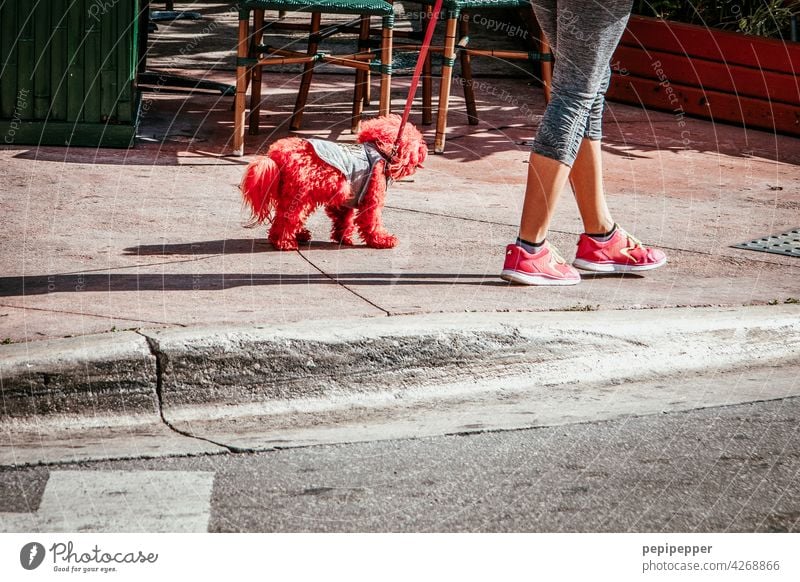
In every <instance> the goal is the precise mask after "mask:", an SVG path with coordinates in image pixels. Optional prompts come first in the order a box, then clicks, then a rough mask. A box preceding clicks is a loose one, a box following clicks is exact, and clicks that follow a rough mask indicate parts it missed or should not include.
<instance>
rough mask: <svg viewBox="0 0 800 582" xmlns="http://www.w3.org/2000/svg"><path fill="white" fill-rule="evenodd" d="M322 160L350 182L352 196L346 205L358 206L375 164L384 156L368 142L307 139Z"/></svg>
mask: <svg viewBox="0 0 800 582" xmlns="http://www.w3.org/2000/svg"><path fill="white" fill-rule="evenodd" d="M306 141H307V142H308V143H310V144H311V146H312V147H313V148H314V151H315V152H316V154H317V155H318V156H319V157H320V159H322V161H323V162H325V163H326V164H329V165H331V166H333V167H334V168H336V169H337V170H339V171H340V172H341V173H342V174H344V175H345V177H346V178H347V179H348V181H349V182H350V192H351V194H352V198H351V199H350V200H349V201H348V202H347V206H350V207H352V208H358V207H359V206H360V205H361V202H362V200H363V199H364V194H366V193H367V185H368V184H369V179H370V177H371V176H372V172H373V171H374V170H375V164H377V163H378V162H379V161H381V160H383V159H384V157H383V156H382V155H381V153H380V152H379V151H378V150H377V149H376V148H375V147H374V146H373V145H372V144H368V143H354V144H341V143H336V142H332V141H325V140H324V139H307V140H306Z"/></svg>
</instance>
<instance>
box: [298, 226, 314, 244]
mask: <svg viewBox="0 0 800 582" xmlns="http://www.w3.org/2000/svg"><path fill="white" fill-rule="evenodd" d="M294 237H295V238H296V239H297V242H299V243H307V242H308V241H310V240H311V231H310V230H308V229H307V228H301V229H300V230H298V231H297V233H296V234H295V235H294Z"/></svg>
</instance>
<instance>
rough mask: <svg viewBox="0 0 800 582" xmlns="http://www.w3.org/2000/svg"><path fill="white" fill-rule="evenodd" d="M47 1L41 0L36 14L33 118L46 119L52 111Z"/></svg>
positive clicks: (50, 48) (34, 12) (50, 50)
mask: <svg viewBox="0 0 800 582" xmlns="http://www.w3.org/2000/svg"><path fill="white" fill-rule="evenodd" d="M47 8H48V6H47V3H46V2H39V3H38V4H37V6H36V9H35V10H34V11H33V15H34V24H33V26H34V34H33V38H34V53H35V55H36V56H35V62H34V64H33V119H44V118H46V117H47V115H48V112H49V111H50V99H51V97H52V95H51V92H50V70H51V67H50V55H51V54H52V47H51V45H50V40H51V34H50V18H49V15H48V13H47V12H48V10H47Z"/></svg>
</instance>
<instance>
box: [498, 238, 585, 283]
mask: <svg viewBox="0 0 800 582" xmlns="http://www.w3.org/2000/svg"><path fill="white" fill-rule="evenodd" d="M500 277H501V278H502V279H504V280H505V281H510V282H511V283H521V284H522V285H576V284H578V283H580V281H581V276H580V275H579V274H578V271H576V270H575V269H573V268H572V267H570V266H569V265H568V264H567V262H566V261H565V260H564V259H562V258H561V256H559V254H558V253H557V252H556V250H555V249H554V248H553V247H551V246H550V243H545V245H544V246H543V247H542V249H541V250H540V251H539V252H538V253H534V254H531V253H529V252H527V251H526V250H525V249H523V248H521V247H518V246H517V245H508V246H507V247H506V262H505V264H504V265H503V272H502V273H501V274H500Z"/></svg>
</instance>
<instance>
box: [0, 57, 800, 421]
mask: <svg viewBox="0 0 800 582" xmlns="http://www.w3.org/2000/svg"><path fill="white" fill-rule="evenodd" d="M182 72H184V73H185V72H186V71H182ZM212 76H213V77H214V78H215V79H217V80H221V81H227V82H231V81H232V79H233V77H232V73H231V72H230V71H217V72H215V73H213V75H212ZM270 79H271V88H270V90H269V96H270V97H269V101H268V102H267V103H266V105H265V108H264V110H265V113H264V115H265V117H264V122H263V124H262V134H261V135H260V136H257V137H252V136H248V137H247V141H246V153H247V154H248V156H246V157H245V158H232V157H227V154H228V153H229V151H230V137H231V135H230V134H231V131H232V112H231V111H230V107H231V99H230V98H219V97H217V96H213V95H194V96H192V97H190V98H188V99H187V98H185V97H184V96H180V95H169V94H164V93H159V94H148V95H145V102H144V103H145V106H146V109H145V113H144V116H143V119H142V126H141V129H140V133H141V136H142V140H141V141H140V143H139V144H138V145H137V147H136V148H134V149H132V150H129V151H117V150H93V149H87V148H84V149H82V148H52V147H43V148H36V147H29V146H9V147H3V148H1V149H0V167H2V168H3V189H2V194H0V201H1V203H2V207H3V214H4V228H3V229H2V231H0V244H2V248H3V251H2V253H0V269H2V277H0V341H2V342H3V343H6V344H12V345H8V346H0V361H1V360H4V359H5V360H6V361H7V362H8V361H10V360H9V358H10V354H14V358H18V357H19V354H20V353H24V352H25V350H26V349H28V348H30V349H31V350H34V349H35V346H36V342H41V341H42V340H60V339H63V338H76V337H83V336H86V340H85V342H86V345H87V346H97V347H96V348H91V349H96V350H97V352H98V353H100V352H103V351H104V350H105V351H106V352H108V351H112V352H113V346H115V345H123V344H126V342H130V341H134V342H135V343H137V346H139V347H137V348H136V349H142V350H143V355H144V356H148V357H149V354H148V352H147V350H146V346H145V345H144V344H142V345H139V344H140V343H141V342H142V337H141V335H139V334H137V333H135V332H137V331H139V330H146V334H147V335H148V337H150V336H152V334H154V333H155V334H158V333H167V334H168V333H170V332H171V330H172V331H174V330H179V329H182V328H189V330H188V331H187V333H190V334H191V333H194V332H193V331H192V330H195V329H204V328H208V327H213V328H216V329H217V330H219V329H224V328H226V326H237V327H241V326H258V327H261V328H264V329H267V330H269V329H273V328H275V326H278V325H287V324H302V325H303V326H304V327H305V328H309V329H313V328H314V326H315V324H314V322H332V321H339V322H341V323H340V324H338V325H341V326H342V329H343V330H344V329H362V328H363V329H369V327H370V324H374V323H377V322H385V321H386V318H387V316H392V317H398V316H405V315H419V316H425V315H426V314H439V313H444V314H450V313H452V314H456V313H464V312H468V313H476V314H491V313H495V312H512V313H513V312H550V311H557V312H563V313H562V314H560V315H559V316H558V317H559V318H561V319H562V320H563V321H564V322H565V324H568V323H569V322H571V321H572V318H573V317H574V316H575V313H574V312H579V311H611V310H635V309H659V310H664V309H667V308H685V309H690V308H696V307H709V306H716V307H725V308H740V307H742V306H758V305H768V304H780V305H781V306H783V307H782V309H784V311H782V313H784V314H785V315H787V314H788V315H787V316H791V315H792V313H794V312H793V311H792V309H793V308H794V307H795V306H793V305H791V304H793V303H795V302H796V301H797V300H798V299H800V283H798V281H800V262H798V260H797V259H796V258H791V257H787V256H782V255H776V254H766V253H757V252H752V251H745V250H738V249H734V248H731V245H733V244H736V243H741V242H744V241H748V240H751V239H755V238H759V237H761V236H764V235H769V234H777V233H782V232H786V231H788V230H791V229H792V228H795V227H797V226H798V225H800V171H799V170H798V167H799V166H800V143H799V142H798V140H796V139H793V138H790V137H784V136H774V135H770V134H768V133H764V132H757V131H745V130H742V129H740V128H736V127H731V126H722V125H714V124H711V123H709V122H706V121H700V120H693V119H684V120H683V121H684V122H685V126H682V125H679V123H678V121H679V120H678V119H676V117H675V116H673V115H671V114H667V113H657V112H651V111H645V110H641V109H637V108H634V107H630V106H626V105H620V104H614V103H611V104H609V107H608V109H607V111H606V116H605V123H606V126H605V127H606V137H605V140H604V153H605V159H604V161H605V177H606V187H607V190H608V193H609V203H610V206H611V210H612V213H613V215H614V216H615V217H616V219H617V220H618V221H619V222H620V223H621V224H622V225H623V226H624V227H625V228H626V229H627V230H629V231H630V232H632V233H633V234H635V235H636V236H637V237H638V238H640V239H642V240H643V241H644V242H645V243H647V244H650V245H653V246H657V247H659V248H662V249H664V250H665V251H666V252H667V254H668V256H669V260H670V262H669V264H668V265H667V266H666V267H665V268H663V269H660V270H657V271H653V272H649V273H644V274H642V275H641V276H640V275H628V276H624V277H622V276H603V275H594V276H593V275H586V276H585V277H584V280H583V281H582V283H581V284H580V285H577V286H575V287H561V288H525V287H517V286H509V285H508V284H507V283H505V282H503V281H501V280H500V279H499V277H498V274H499V272H500V270H501V267H502V261H503V251H504V246H505V245H506V244H507V243H508V242H510V241H512V240H513V239H514V237H515V235H516V232H517V226H518V220H519V216H520V210H521V204H522V195H523V187H524V182H525V176H526V171H527V166H526V162H527V158H528V155H529V151H530V147H529V142H530V140H531V139H532V137H533V135H534V134H535V130H536V127H537V126H538V123H539V120H540V116H541V113H542V111H543V108H544V102H543V98H542V94H541V91H540V90H538V89H534V88H531V87H529V86H527V84H526V83H525V81H524V80H521V79H513V78H503V79H496V78H487V79H485V84H482V85H479V86H478V87H477V89H478V94H477V98H478V102H479V114H480V118H481V123H480V125H478V126H469V125H467V123H466V112H465V108H464V102H463V99H462V95H461V93H460V89H459V88H458V87H455V88H454V92H453V93H454V95H453V99H452V101H453V102H452V110H451V116H450V124H449V125H450V132H449V135H448V142H447V152H446V154H445V155H442V156H434V155H431V156H430V158H429V160H428V162H427V163H426V164H425V169H424V170H421V171H420V172H418V173H417V174H416V175H415V176H413V177H412V178H411V179H409V180H405V181H402V182H399V183H395V184H394V185H393V186H392V188H391V190H390V192H389V195H388V198H387V205H386V209H385V211H384V222H385V224H386V226H387V228H388V229H389V230H391V231H392V232H394V233H395V234H397V236H398V238H399V240H400V243H399V245H398V247H397V248H395V249H392V250H372V249H367V248H365V247H355V248H339V247H338V245H335V244H333V243H331V242H329V241H328V236H327V233H328V232H329V224H328V220H327V217H325V216H324V213H322V212H318V213H316V214H315V215H314V216H312V217H311V219H310V221H309V226H310V229H311V231H312V233H313V235H314V238H313V241H312V242H311V243H310V244H309V245H305V246H303V247H302V248H301V249H300V250H299V251H298V252H278V251H275V250H273V249H272V248H271V246H270V245H269V244H268V243H267V242H266V241H265V229H263V228H259V229H256V230H247V229H244V228H243V227H242V224H243V223H244V221H245V219H246V216H245V214H244V213H243V211H242V208H241V202H240V196H239V192H238V190H237V187H236V185H237V184H238V181H239V179H240V177H241V174H242V171H243V168H244V165H245V164H246V163H247V162H248V161H249V160H251V159H252V158H253V154H254V153H255V152H256V151H257V150H259V151H260V150H263V149H264V148H265V147H266V146H267V145H268V143H270V142H271V141H272V140H274V139H277V138H279V137H282V136H284V135H287V131H286V127H285V124H286V123H287V120H288V116H289V112H290V111H291V108H292V105H293V99H294V95H295V91H296V86H297V79H296V78H295V76H294V75H292V74H289V73H280V74H275V75H272V76H270ZM351 83H352V79H351V77H350V76H345V75H319V76H318V77H317V79H316V81H315V84H314V85H313V86H312V95H311V99H310V101H311V102H312V103H311V104H310V105H309V109H308V110H307V112H306V114H305V117H304V121H305V124H306V126H305V129H304V130H303V132H301V133H303V134H307V135H313V136H315V137H322V138H331V139H339V140H343V141H347V140H351V139H352V136H351V135H349V130H348V127H349V120H348V119H349V111H350V104H349V103H350V98H351V92H352V84H351ZM407 87H408V78H407V77H398V78H397V79H396V80H395V83H394V93H393V94H394V109H395V110H400V109H401V107H402V103H403V101H404V96H405V92H406V90H407ZM498 96H501V97H498ZM502 96H513V99H516V100H517V104H516V106H513V105H512V104H511V103H510V101H509V100H508V99H506V98H504V97H502ZM523 105H524V107H523ZM373 109H374V106H373ZM524 111H528V112H529V113H527V114H525V113H522V112H524ZM412 122H414V123H418V122H419V109H417V110H416V115H414V116H412ZM276 126H277V127H276ZM420 129H421V130H423V131H425V135H426V137H427V138H428V141H429V143H432V141H433V130H432V128H430V127H420ZM580 231H581V225H580V222H579V219H578V213H577V208H576V206H575V203H574V200H573V198H572V196H571V194H570V193H569V192H565V193H564V195H563V197H562V200H561V202H560V205H559V208H558V210H557V212H556V216H555V219H554V221H553V231H552V233H551V240H552V242H553V243H554V244H555V245H556V246H557V247H558V248H559V249H560V250H561V251H562V254H564V255H565V258H567V259H568V260H571V259H572V258H573V256H574V246H575V242H576V240H577V235H578V233H579V232H580ZM715 313H716V312H715ZM423 319H424V318H423ZM636 319H637V315H636V313H635V312H631V314H630V320H631V321H633V322H635V321H636ZM321 325H323V324H322V323H320V326H321ZM325 325H328V326H329V325H330V323H328V324H325ZM125 330H128V331H127V332H126V333H124V334H123V333H120V332H123V331H125ZM643 333H647V332H646V331H643ZM97 334H101V335H99V336H97ZM102 334H104V335H102ZM90 336H91V337H90ZM134 336H135V337H134ZM210 337H212V336H210ZM213 337H216V336H213ZM132 338H133V339H132ZM198 341H199V340H198ZM770 341H774V342H775V343H776V344H778V343H781V342H783V341H784V340H782V339H781V337H780V334H779V333H776V335H775V337H774V340H770ZM74 342H75V340H74V339H73V340H72V342H71V343H69V344H68V345H70V346H74V345H75V344H74ZM789 343H790V344H791V342H789ZM41 345H42V346H45V345H46V347H47V348H46V349H47V350H48V351H50V352H51V353H52V355H53V358H54V359H55V360H57V359H58V353H59V346H60V345H65V344H60V343H59V342H57V341H55V342H53V343H47V344H41ZM102 346H105V347H102ZM109 346H111V347H109ZM70 349H71V348H70ZM91 349H90V351H91ZM148 365H150V364H148ZM31 372H32V373H35V370H32V371H31ZM198 374H202V370H198ZM45 376H46V374H45ZM114 385H115V381H114V380H113V374H112V376H111V377H110V379H109V384H108V385H107V386H106V388H105V390H110V391H113V390H114V387H113V386H114ZM190 388H191V387H190V386H189V387H187V390H188V389H190ZM102 391H103V389H100V392H102ZM144 406H145V408H147V407H148V406H150V405H149V404H145V405H144ZM34 409H37V410H38V409H39V408H38V407H36V406H35V407H34ZM56 410H58V411H59V412H64V411H65V410H66V411H67V412H69V411H70V410H69V407H68V406H67V408H66V409H65V408H63V407H61V408H59V407H56Z"/></svg>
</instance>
